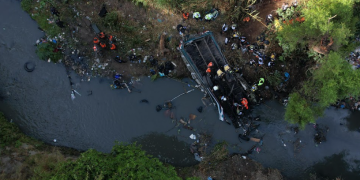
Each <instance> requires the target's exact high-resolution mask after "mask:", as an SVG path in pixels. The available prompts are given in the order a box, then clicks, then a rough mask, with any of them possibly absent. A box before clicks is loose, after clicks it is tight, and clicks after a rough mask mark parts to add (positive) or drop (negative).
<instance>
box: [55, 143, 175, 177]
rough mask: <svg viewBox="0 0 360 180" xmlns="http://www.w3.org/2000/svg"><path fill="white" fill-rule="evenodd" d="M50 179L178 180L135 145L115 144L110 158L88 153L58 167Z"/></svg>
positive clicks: (97, 153) (169, 170)
mask: <svg viewBox="0 0 360 180" xmlns="http://www.w3.org/2000/svg"><path fill="white" fill-rule="evenodd" d="M52 179H54V180H55V179H56V180H58V179H79V180H80V179H174V180H176V179H180V178H179V177H178V176H177V174H176V171H175V170H174V167H172V166H165V165H164V164H163V163H162V162H160V161H159V160H158V159H156V158H152V157H151V156H149V155H146V154H145V151H142V150H141V149H140V147H139V146H137V145H135V144H130V145H121V144H116V145H115V146H114V147H113V149H112V151H111V153H110V154H105V153H101V152H98V151H96V150H88V151H86V152H85V153H82V154H81V157H80V158H79V159H77V160H76V161H75V162H72V161H68V162H66V163H64V164H62V165H60V166H59V167H58V169H57V170H56V174H55V175H54V176H53V177H52Z"/></svg>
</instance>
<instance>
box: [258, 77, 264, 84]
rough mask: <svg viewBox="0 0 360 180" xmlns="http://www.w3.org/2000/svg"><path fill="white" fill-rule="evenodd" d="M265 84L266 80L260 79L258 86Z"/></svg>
mask: <svg viewBox="0 0 360 180" xmlns="http://www.w3.org/2000/svg"><path fill="white" fill-rule="evenodd" d="M264 82H265V79H264V78H260V80H259V84H258V86H261V85H263V84H264Z"/></svg>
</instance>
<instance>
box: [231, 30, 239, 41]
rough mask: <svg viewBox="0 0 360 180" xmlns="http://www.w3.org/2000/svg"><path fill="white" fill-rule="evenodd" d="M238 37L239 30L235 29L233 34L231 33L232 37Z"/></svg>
mask: <svg viewBox="0 0 360 180" xmlns="http://www.w3.org/2000/svg"><path fill="white" fill-rule="evenodd" d="M239 37H240V35H239V32H236V31H235V32H234V33H233V35H232V38H236V39H237V38H239Z"/></svg>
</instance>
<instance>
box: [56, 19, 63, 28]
mask: <svg viewBox="0 0 360 180" xmlns="http://www.w3.org/2000/svg"><path fill="white" fill-rule="evenodd" d="M55 23H56V25H57V26H59V27H60V28H64V27H65V26H64V22H62V21H60V19H58V20H56V21H55Z"/></svg>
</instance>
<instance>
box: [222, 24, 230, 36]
mask: <svg viewBox="0 0 360 180" xmlns="http://www.w3.org/2000/svg"><path fill="white" fill-rule="evenodd" d="M228 28H229V26H228V25H227V24H226V23H224V24H223V26H222V28H221V34H223V33H225V32H226V31H227V30H228Z"/></svg>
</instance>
